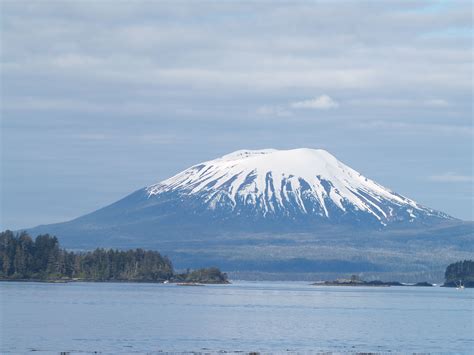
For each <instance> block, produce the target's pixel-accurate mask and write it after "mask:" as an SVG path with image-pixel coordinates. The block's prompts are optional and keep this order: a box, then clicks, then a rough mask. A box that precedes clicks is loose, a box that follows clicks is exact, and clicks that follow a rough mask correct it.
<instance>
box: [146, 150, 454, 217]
mask: <svg viewBox="0 0 474 355" xmlns="http://www.w3.org/2000/svg"><path fill="white" fill-rule="evenodd" d="M145 190H146V194H147V198H148V199H150V200H155V199H160V197H162V196H168V198H169V196H170V195H175V196H176V197H177V198H178V199H179V201H181V203H182V206H183V207H184V208H186V207H187V206H188V207H191V206H192V208H193V209H196V208H197V210H196V213H197V214H209V213H214V214H216V215H218V216H221V217H224V218H226V219H232V217H237V216H239V217H245V218H250V220H255V219H261V218H264V219H281V218H283V219H284V220H288V219H291V220H308V219H309V220H314V221H316V220H325V221H329V222H349V223H356V224H360V223H364V222H368V223H371V224H373V223H376V224H379V225H387V224H389V223H391V222H402V221H407V222H413V221H416V220H419V221H422V220H426V219H432V218H435V219H440V218H441V219H450V218H451V217H449V216H448V215H446V214H444V213H441V212H438V211H434V210H432V209H429V208H426V207H423V206H421V205H419V204H417V203H416V202H415V201H413V200H411V199H409V198H406V197H403V196H401V195H399V194H396V193H394V192H392V191H391V190H389V189H387V188H385V187H383V186H381V185H379V184H377V183H376V182H374V181H372V180H370V179H368V178H366V177H364V176H363V175H361V174H360V173H358V172H357V171H355V170H353V169H351V168H350V167H348V166H347V165H345V164H343V163H341V162H340V161H339V160H337V159H336V158H335V157H334V156H333V155H331V154H330V153H328V152H327V151H325V150H321V149H304V148H303V149H292V150H275V149H264V150H239V151H236V152H234V153H231V154H228V155H225V156H223V157H221V158H218V159H215V160H210V161H207V162H203V163H200V164H197V165H194V166H192V167H190V168H188V169H186V170H184V171H183V172H181V173H179V174H177V175H175V176H173V177H171V178H169V179H167V180H164V181H162V182H160V183H157V184H155V185H151V186H149V187H147V188H146V189H145ZM223 214H224V215H226V216H222V215H223Z"/></svg>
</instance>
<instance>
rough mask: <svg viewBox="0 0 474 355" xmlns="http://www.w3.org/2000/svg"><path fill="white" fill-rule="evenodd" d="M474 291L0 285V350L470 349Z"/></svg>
mask: <svg viewBox="0 0 474 355" xmlns="http://www.w3.org/2000/svg"><path fill="white" fill-rule="evenodd" d="M473 296H474V293H473V290H468V289H466V290H464V291H459V290H455V289H447V288H439V287H433V288H422V287H418V288H417V287H389V288H388V287H387V288H385V287H381V288H370V287H360V288H354V287H324V286H318V287H316V286H310V285H309V284H307V283H293V282H286V283H277V282H235V283H233V284H231V285H213V286H209V285H208V286H203V287H184V286H177V285H170V284H168V285H163V284H132V283H67V284H47V283H22V282H2V283H0V305H1V308H0V328H1V329H0V352H1V353H15V354H16V353H25V352H33V351H34V352H35V353H41V352H45V353H49V352H51V353H57V352H71V353H75V352H77V353H83V352H86V353H87V352H95V351H97V352H101V353H150V352H160V351H163V352H202V353H213V352H238V351H243V352H250V351H258V352H264V353H281V352H290V353H296V352H450V353H452V352H454V353H474V341H473V337H474V330H473V317H474V313H473V312H474V310H473Z"/></svg>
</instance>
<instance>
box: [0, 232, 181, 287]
mask: <svg viewBox="0 0 474 355" xmlns="http://www.w3.org/2000/svg"><path fill="white" fill-rule="evenodd" d="M173 277H174V272H173V266H172V264H171V261H170V260H169V259H168V258H167V257H166V256H161V255H160V253H158V252H156V251H145V250H142V249H136V250H128V251H119V250H112V249H110V250H105V249H96V250H94V251H92V252H79V253H74V252H70V251H67V250H65V249H61V248H60V246H59V242H58V239H57V238H56V237H53V236H50V235H48V234H45V235H39V236H38V237H37V238H36V239H35V240H33V239H32V238H31V237H30V236H29V235H28V234H27V233H25V232H23V233H19V234H15V233H13V232H11V231H5V232H1V233H0V279H36V280H57V279H84V280H93V281H164V280H170V279H172V278H173Z"/></svg>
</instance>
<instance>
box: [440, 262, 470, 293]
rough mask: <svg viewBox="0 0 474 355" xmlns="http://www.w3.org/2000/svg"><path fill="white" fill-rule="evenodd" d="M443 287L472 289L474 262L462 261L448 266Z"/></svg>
mask: <svg viewBox="0 0 474 355" xmlns="http://www.w3.org/2000/svg"><path fill="white" fill-rule="evenodd" d="M444 278H445V283H444V284H445V286H459V284H460V283H461V284H463V285H464V286H465V287H474V261H473V260H464V261H458V262H456V263H453V264H450V265H448V267H447V268H446V272H445V274H444Z"/></svg>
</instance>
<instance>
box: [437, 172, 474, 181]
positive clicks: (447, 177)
mask: <svg viewBox="0 0 474 355" xmlns="http://www.w3.org/2000/svg"><path fill="white" fill-rule="evenodd" d="M428 179H429V180H430V181H435V182H474V178H473V177H472V176H470V175H461V174H456V173H453V172H447V173H443V174H440V175H432V176H430V177H429V178H428Z"/></svg>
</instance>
